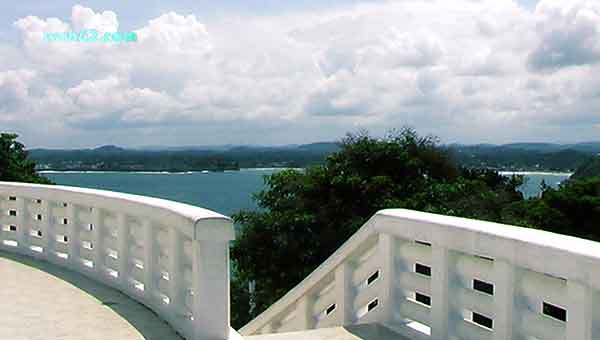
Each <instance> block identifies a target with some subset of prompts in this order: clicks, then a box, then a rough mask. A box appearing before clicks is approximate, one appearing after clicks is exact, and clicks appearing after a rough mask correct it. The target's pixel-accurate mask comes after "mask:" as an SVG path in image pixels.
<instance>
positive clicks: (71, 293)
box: [0, 251, 181, 340]
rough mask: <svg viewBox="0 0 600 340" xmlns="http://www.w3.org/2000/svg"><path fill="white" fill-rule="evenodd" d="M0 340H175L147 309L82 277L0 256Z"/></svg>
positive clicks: (25, 259)
mask: <svg viewBox="0 0 600 340" xmlns="http://www.w3.org/2000/svg"><path fill="white" fill-rule="evenodd" d="M0 315H1V316H2V317H0V339H1V340H4V339H7V340H9V339H10V340H25V339H26V340H38V339H39V340H42V339H43V340H48V339H60V340H96V339H97V340H105V339H110V340H121V339H123V340H137V339H148V340H149V339H152V340H176V339H177V340H179V339H181V338H180V337H179V336H178V335H177V334H176V333H175V331H174V330H173V329H172V328H171V327H170V326H169V325H168V324H167V323H166V322H164V321H163V320H162V319H160V318H159V317H158V316H157V315H155V314H154V313H153V312H152V311H151V310H150V309H148V308H146V307H145V306H143V305H142V304H140V303H138V302H136V301H134V300H132V299H130V298H128V297H127V296H126V295H124V294H122V293H120V292H119V291H117V290H116V289H113V288H110V287H108V286H105V285H102V284H100V283H97V282H95V281H93V280H91V279H89V278H87V277H85V276H83V275H81V274H78V273H76V272H73V271H69V270H67V269H63V268H61V267H59V266H56V265H53V264H50V263H47V262H43V261H38V260H34V259H32V258H29V257H25V256H19V255H14V254H10V253H6V252H3V251H0Z"/></svg>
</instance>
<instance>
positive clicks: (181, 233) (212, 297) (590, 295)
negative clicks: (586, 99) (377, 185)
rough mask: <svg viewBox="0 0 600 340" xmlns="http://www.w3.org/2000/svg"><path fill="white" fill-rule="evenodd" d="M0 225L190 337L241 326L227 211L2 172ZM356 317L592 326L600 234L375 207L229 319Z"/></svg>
mask: <svg viewBox="0 0 600 340" xmlns="http://www.w3.org/2000/svg"><path fill="white" fill-rule="evenodd" d="M0 226H1V230H0V249H3V250H6V251H11V252H16V253H20V254H24V255H28V256H33V257H36V258H39V259H41V260H46V261H50V262H52V263H55V264H58V265H61V266H65V267H67V268H69V269H71V270H74V271H77V272H81V273H83V274H85V275H87V276H89V277H91V278H93V279H95V280H97V281H99V282H101V283H105V284H107V285H110V286H112V287H115V288H117V289H119V290H120V291H122V292H124V293H125V294H127V295H128V296H131V297H133V298H134V299H136V300H138V301H140V302H141V303H143V304H144V305H146V306H148V307H149V308H150V309H152V310H154V311H155V312H156V313H157V314H158V315H159V316H160V317H162V318H163V319H164V320H166V321H168V322H169V324H171V326H172V327H173V328H174V329H175V330H177V331H178V332H179V333H180V334H181V335H182V336H183V337H185V338H186V339H188V340H191V339H232V338H237V337H238V336H239V335H238V334H237V333H236V332H235V331H233V330H231V329H230V326H229V315H230V311H229V249H228V247H229V246H228V242H229V241H230V240H232V239H233V238H234V231H233V225H232V221H231V220H230V219H229V218H227V217H225V216H222V215H219V214H217V213H214V212H211V211H208V210H205V209H202V208H197V207H193V206H189V205H185V204H181V203H176V202H171V201H165V200H160V199H156V198H149V197H142V196H135V195H128V194H121V193H115V192H108V191H100V190H91V189H81V188H71V187H63V186H45V185H32V184H17V183H6V182H0ZM599 227H600V225H599ZM282 270H293V268H282ZM40 284H43V282H40ZM32 308H35V307H34V306H32ZM362 323H377V324H380V325H385V326H387V327H388V328H389V329H392V330H394V331H395V332H397V333H399V334H400V335H402V336H404V337H406V338H410V339H417V340H418V339H435V340H442V339H452V340H458V339H461V340H471V339H473V340H475V339H483V340H500V339H504V340H508V339H519V340H521V339H523V340H536V339H537V340H542V339H543V340H559V339H565V340H591V339H600V243H597V242H591V241H586V240H582V239H578V238H573V237H568V236H562V235H557V234H552V233H548V232H544V231H539V230H533V229H525V228H518V227H512V226H505V225H499V224H494V223H489V222H483V221H477V220H469V219H461V218H455V217H448V216H441V215H434V214H427V213H421V212H415V211H409V210H400V209H396V210H384V211H380V212H378V213H377V214H376V215H375V216H373V217H372V218H371V219H370V220H369V221H368V222H367V223H366V224H365V225H364V226H363V227H362V228H361V229H360V230H359V231H358V232H356V233H355V234H354V235H353V236H352V237H351V238H350V239H349V240H348V241H347V242H346V243H345V244H344V245H343V246H342V247H340V249H338V250H337V251H336V252H335V253H334V254H333V255H332V256H331V257H330V258H329V259H327V260H326V261H325V262H324V263H323V264H322V265H321V266H319V267H318V268H317V269H316V270H315V271H314V272H313V273H312V274H311V275H309V276H308V277H307V278H306V279H305V280H304V281H302V282H301V283H300V284H299V285H298V286H296V287H295V288H294V289H292V290H291V291H290V292H289V293H288V294H286V295H285V296H284V297H282V298H281V299H280V300H279V301H277V302H276V303H275V304H273V305H272V306H271V307H270V308H269V309H267V310H266V311H265V312H263V313H262V314H261V315H259V316H258V317H257V318H256V319H254V320H253V321H251V322H250V323H249V324H247V325H246V326H245V327H243V328H242V329H241V330H240V333H242V334H243V335H245V336H251V335H260V334H270V333H284V332H288V331H302V330H310V329H317V328H327V327H335V326H347V325H354V324H362ZM295 336H296V338H299V337H298V333H296V335H295ZM300 338H304V337H302V333H301V334H300ZM254 339H257V338H254ZM307 339H308V338H307Z"/></svg>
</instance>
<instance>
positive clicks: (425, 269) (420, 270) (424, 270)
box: [415, 262, 431, 276]
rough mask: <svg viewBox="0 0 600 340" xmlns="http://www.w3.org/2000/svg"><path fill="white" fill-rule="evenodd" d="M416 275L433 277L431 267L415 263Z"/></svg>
mask: <svg viewBox="0 0 600 340" xmlns="http://www.w3.org/2000/svg"><path fill="white" fill-rule="evenodd" d="M415 273H417V274H421V275H425V276H431V267H429V266H426V265H424V264H420V263H418V262H416V263H415Z"/></svg>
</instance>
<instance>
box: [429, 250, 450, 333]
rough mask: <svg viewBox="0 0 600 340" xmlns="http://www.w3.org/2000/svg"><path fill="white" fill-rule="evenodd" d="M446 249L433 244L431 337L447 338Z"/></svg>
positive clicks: (447, 261)
mask: <svg viewBox="0 0 600 340" xmlns="http://www.w3.org/2000/svg"><path fill="white" fill-rule="evenodd" d="M448 258H449V256H448V249H447V248H444V247H441V246H439V245H436V244H434V245H433V248H432V264H431V266H432V268H431V338H432V339H433V340H446V339H448V329H449V327H448V326H449V325H448V319H449V315H448V313H449V311H450V308H449V299H450V296H448V290H449V287H448V284H449V282H448V267H449V265H448V263H449V259H448Z"/></svg>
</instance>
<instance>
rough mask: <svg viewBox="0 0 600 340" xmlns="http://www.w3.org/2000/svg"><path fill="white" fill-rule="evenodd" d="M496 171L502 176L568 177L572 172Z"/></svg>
mask: <svg viewBox="0 0 600 340" xmlns="http://www.w3.org/2000/svg"><path fill="white" fill-rule="evenodd" d="M498 173H499V174H500V175H502V176H512V175H524V176H530V175H540V176H568V177H571V176H572V175H573V172H552V171H498Z"/></svg>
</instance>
